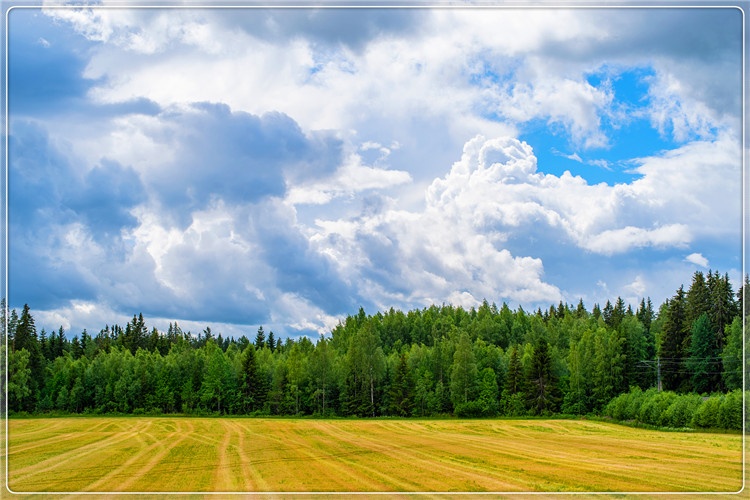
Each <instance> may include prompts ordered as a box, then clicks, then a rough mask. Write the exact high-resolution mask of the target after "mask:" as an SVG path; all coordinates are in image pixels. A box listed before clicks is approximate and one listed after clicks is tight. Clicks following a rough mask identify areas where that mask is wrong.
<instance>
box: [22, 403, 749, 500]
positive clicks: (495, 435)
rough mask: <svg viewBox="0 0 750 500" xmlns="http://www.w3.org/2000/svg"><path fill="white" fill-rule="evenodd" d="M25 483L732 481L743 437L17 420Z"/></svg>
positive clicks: (445, 486) (247, 485)
mask: <svg viewBox="0 0 750 500" xmlns="http://www.w3.org/2000/svg"><path fill="white" fill-rule="evenodd" d="M7 460H8V470H9V478H8V485H9V487H10V489H11V490H12V491H15V492H115V491H120V492H125V491H135V492H164V491H172V492H178V491H185V492H214V491H225V492H242V491H247V492H250V491H271V492H299V491H303V492H304V491H318V492H320V491H326V492H334V491H336V492H340V491H369V492H390V491H394V492H395V491H405V492H441V491H454V492H455V491H504V492H516V491H547V492H554V491H579V492H584V491H611V492H617V491H625V492H636V491H648V492H652V491H653V492H656V491H723V492H733V491H737V490H739V489H740V487H741V480H742V437H741V436H740V435H737V434H709V433H680V432H660V431H652V430H643V429H634V428H629V427H623V426H618V425H614V424H609V423H603V422H591V421H581V420H575V421H574V420H473V421H472V420H293V419H240V418H235V419H230V418H226V419H210V418H169V417H163V418H135V417H132V418H59V419H29V420H11V421H10V422H9V450H8V456H7Z"/></svg>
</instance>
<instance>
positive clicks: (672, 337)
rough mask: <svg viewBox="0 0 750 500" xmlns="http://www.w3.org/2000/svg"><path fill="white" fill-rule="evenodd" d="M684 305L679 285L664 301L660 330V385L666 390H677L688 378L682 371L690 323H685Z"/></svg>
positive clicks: (684, 301)
mask: <svg viewBox="0 0 750 500" xmlns="http://www.w3.org/2000/svg"><path fill="white" fill-rule="evenodd" d="M686 306H687V301H686V298H685V291H684V289H683V287H682V286H680V288H679V289H678V290H677V293H676V294H675V296H674V297H673V298H672V299H671V300H668V301H667V302H666V318H665V320H664V324H663V325H662V331H661V345H660V350H659V356H660V357H661V367H662V368H661V373H662V385H663V387H664V389H666V390H671V391H673V390H677V389H678V388H679V387H680V386H682V385H683V384H684V383H685V381H686V380H688V377H686V376H685V374H684V373H683V364H684V360H685V358H686V357H687V356H686V353H689V341H687V340H686V339H687V338H688V337H689V328H690V325H688V324H687V317H686ZM686 346H687V349H686Z"/></svg>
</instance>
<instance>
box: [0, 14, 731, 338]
mask: <svg viewBox="0 0 750 500" xmlns="http://www.w3.org/2000/svg"><path fill="white" fill-rule="evenodd" d="M19 12H20V11H18V12H14V13H13V16H15V17H13V19H15V22H18V21H19V20H25V21H24V22H26V21H28V19H26V17H19V15H20V14H19ZM45 14H47V15H48V17H47V18H44V16H37V18H34V19H36V22H39V23H40V24H39V25H41V24H43V23H42V21H44V20H45V19H46V20H49V18H50V17H51V18H52V19H54V21H55V22H54V23H50V24H54V26H55V27H56V28H55V29H56V30H59V32H60V33H64V34H65V36H66V37H67V38H65V37H61V36H57V35H58V34H59V33H58V32H55V33H51V32H47V31H40V32H36V31H34V30H30V31H29V32H28V34H23V33H22V32H21V30H17V29H14V30H11V35H12V36H13V37H15V38H13V39H12V40H11V42H12V43H11V44H10V47H11V49H12V50H14V49H13V48H15V50H18V52H14V53H13V54H12V57H11V58H10V63H11V66H10V69H9V71H10V77H11V82H10V83H11V85H10V88H11V90H12V93H11V96H10V97H11V108H12V109H14V110H18V111H21V112H23V113H24V115H23V116H22V117H21V118H19V117H17V116H16V117H15V119H14V120H12V122H11V127H10V128H11V130H10V154H11V186H12V189H11V199H10V203H11V208H12V210H11V224H12V227H11V230H12V231H13V238H11V239H10V241H11V245H12V248H11V250H12V251H11V258H12V259H13V260H12V266H11V281H12V282H13V283H15V285H14V287H15V288H13V290H15V292H14V293H16V294H17V295H16V296H17V297H22V296H24V297H44V299H39V303H41V304H43V307H50V308H51V307H53V306H54V307H58V309H56V310H57V311H59V314H61V315H67V314H69V315H78V316H79V317H81V318H84V317H86V318H89V319H92V320H93V318H94V317H95V314H98V313H96V311H104V313H102V314H109V313H113V314H120V316H123V315H124V316H125V317H127V315H128V314H130V313H132V312H135V311H132V310H131V309H132V308H137V309H139V310H140V309H143V304H148V305H149V307H150V312H151V313H152V314H153V315H156V316H158V317H159V318H169V317H173V318H178V317H179V318H181V319H183V320H184V321H186V322H188V321H195V322H196V323H195V324H199V323H198V322H200V321H212V322H214V321H215V322H217V323H221V324H225V325H227V324H230V323H236V324H256V323H260V322H264V323H266V324H278V325H286V326H285V327H284V328H287V329H288V330H289V331H297V330H300V331H303V330H307V331H315V332H319V331H324V330H325V329H326V328H330V326H331V325H332V324H335V318H336V317H337V316H338V315H340V314H345V313H348V312H353V311H354V310H356V307H357V306H358V305H364V306H366V307H367V308H368V310H373V309H374V308H375V307H390V306H391V305H394V306H397V307H405V308H406V307H421V306H423V305H428V304H430V303H434V302H437V303H440V302H446V301H450V302H452V303H455V304H461V305H464V306H467V307H468V306H470V305H473V304H477V303H479V302H481V300H482V299H484V298H487V299H491V300H508V301H511V302H514V303H516V304H523V305H524V306H526V305H528V304H533V303H539V304H542V305H545V304H549V303H550V302H556V301H557V300H565V299H569V300H570V301H575V300H577V298H578V297H579V296H583V297H584V298H586V300H593V299H594V298H595V297H599V296H601V294H602V293H604V292H606V293H610V292H611V293H622V294H623V295H625V296H627V297H636V296H637V295H638V294H641V293H644V291H646V289H648V290H651V289H656V288H658V287H659V286H662V281H665V282H666V281H668V280H666V279H664V280H662V279H660V278H655V277H652V276H656V275H657V274H658V276H660V277H664V276H669V279H670V280H672V281H669V282H670V286H671V283H672V282H675V283H678V282H679V280H680V279H683V278H682V277H680V276H679V271H684V270H685V269H687V268H688V267H689V265H701V262H703V260H701V258H702V254H699V253H697V252H696V253H693V254H691V255H689V256H688V257H686V258H684V260H683V258H682V256H683V255H684V254H686V253H689V252H693V251H694V250H697V249H699V248H705V247H703V246H701V244H703V243H705V242H709V243H715V242H717V241H722V242H724V241H734V239H736V235H737V231H738V228H739V227H740V221H739V206H740V202H741V200H740V196H741V193H740V189H739V186H740V174H741V173H740V170H739V169H740V165H741V150H740V149H741V146H740V142H739V139H738V130H739V126H738V123H739V121H738V120H739V118H738V117H739V113H738V110H737V108H738V106H737V103H738V102H739V98H740V95H741V92H740V91H739V90H738V88H737V87H738V81H739V71H740V68H741V61H740V60H739V59H738V58H739V54H740V52H741V50H740V49H741V47H740V46H739V45H738V42H741V30H739V29H738V27H741V26H738V24H737V20H738V19H737V16H736V14H737V13H734V12H731V9H713V10H712V9H708V10H706V11H703V10H701V11H698V10H692V9H685V10H683V9H668V11H659V10H653V9H645V10H639V9H627V10H622V11H620V10H612V9H601V10H597V9H584V10H580V9H570V10H565V9H553V10H546V9H512V10H507V9H409V10H403V9H376V10H372V11H363V10H346V9H299V10H274V9H254V10H232V11H221V10H215V9H178V10H174V9H96V8H81V9H49V10H47V11H45ZM703 14H707V17H706V16H702V15H703ZM24 16H25V14H24ZM652 16H653V17H652ZM27 17H29V19H30V18H31V17H33V16H27ZM40 19H41V21H40ZM69 30H72V31H73V32H75V33H77V34H78V35H79V36H78V38H75V37H70V36H69ZM53 35H55V36H53ZM24 37H25V38H24ZM72 38H74V39H75V40H76V44H75V45H70V44H69V43H70V42H69V40H70V39H72ZM40 40H46V41H48V42H49V45H46V44H44V43H40ZM66 40H68V41H67V42H66ZM19 41H21V42H23V43H19ZM32 51H35V52H32ZM25 54H34V55H38V56H40V57H36V58H35V57H24V55H25ZM40 61H41V62H40ZM634 68H636V69H638V70H639V71H640V70H643V73H642V75H645V76H642V77H639V78H640V82H639V84H642V85H643V89H642V90H643V92H642V95H640V96H638V97H637V98H633V99H630V100H629V101H628V102H627V103H625V102H624V101H623V96H622V95H620V94H619V93H618V92H619V89H617V88H616V85H613V83H612V82H614V81H616V80H617V78H618V75H621V74H625V73H628V72H629V71H633V69H634ZM592 75H594V76H596V77H593V78H592ZM599 76H602V77H601V78H599ZM14 78H15V80H14ZM34 82H39V83H37V84H34ZM51 82H61V86H62V88H61V89H58V90H57V93H56V94H52V95H51V94H50V93H49V92H47V91H48V90H51V89H50V88H49V87H46V85H50V84H51ZM13 89H16V90H13ZM36 94H38V95H44V96H47V97H45V99H46V101H44V104H43V105H42V104H38V103H37V102H36V101H35V97H34V96H35V95H36ZM50 95H51V97H50ZM627 99H628V97H627V96H626V97H625V100H627ZM71 103H75V104H76V105H75V106H72V105H71ZM48 104H49V105H48ZM66 106H67V107H66ZM42 108H44V111H40V109H42ZM50 110H52V111H50ZM633 120H639V121H640V123H642V124H643V125H644V127H646V128H648V127H649V126H650V127H652V128H653V130H652V131H651V137H650V138H651V139H653V138H658V135H659V134H661V142H659V145H660V146H659V147H660V148H661V147H662V146H661V145H663V150H657V149H655V148H654V149H652V150H649V151H648V152H646V153H643V154H642V155H641V157H640V158H630V157H625V158H613V157H612V155H611V154H609V153H610V152H611V149H610V148H611V147H614V146H616V145H618V144H617V140H620V139H621V137H620V136H619V135H618V133H619V131H620V130H622V129H627V128H628V126H630V125H631V122H632V121H633ZM40 123H43V125H40ZM537 125H539V126H541V127H543V128H546V133H547V135H548V136H550V137H554V138H555V139H556V140H557V141H556V142H555V146H556V147H557V149H556V150H555V151H554V154H555V155H561V156H563V157H565V158H567V159H569V160H572V161H574V162H577V163H579V164H581V166H583V165H593V166H595V167H599V169H600V170H603V171H604V172H603V175H605V176H607V178H608V179H615V177H614V176H613V175H615V174H618V173H619V172H617V170H618V169H620V168H621V167H622V165H627V166H629V167H630V170H629V172H628V175H630V176H631V177H628V178H627V179H625V177H624V175H623V176H619V177H617V178H616V179H617V180H616V181H612V182H610V184H605V183H600V184H592V183H591V182H590V181H588V180H587V179H585V178H584V177H581V176H577V175H572V174H571V173H569V172H565V173H562V174H560V175H551V174H549V173H545V172H551V171H555V170H552V169H551V168H550V167H551V165H547V164H541V165H540V164H538V163H539V162H538V160H537V157H536V155H535V154H534V150H533V148H532V146H534V147H537V148H539V147H544V146H541V145H538V144H534V143H532V141H531V139H529V143H525V142H523V141H520V140H518V139H515V138H514V137H519V136H521V135H522V134H523V131H524V130H525V129H527V128H533V127H535V126H537ZM639 133H640V132H639ZM622 137H623V138H626V137H627V134H623V135H622ZM472 138H473V139H472ZM622 140H631V139H622ZM618 146H619V145H618ZM625 149H627V148H621V150H625ZM560 150H561V151H576V152H575V153H572V154H569V155H565V154H562V153H559V151H560ZM630 154H632V153H630ZM456 158H458V160H457V161H455V162H454V160H456ZM589 158H600V159H594V160H590V159H589ZM605 158H606V159H605ZM452 162H453V164H452V165H451V163H452ZM600 173H601V172H600ZM733 179H736V181H737V182H734V181H733ZM31 227H34V228H35V229H34V231H33V232H32V231H31V230H30V229H29V228H31ZM40 234H41V235H43V236H40ZM675 255H679V257H677V258H675ZM712 255H714V254H713V253H712ZM699 257H701V258H699ZM640 259H642V260H640ZM712 260H716V259H715V258H713V257H712ZM22 270H23V271H22ZM23 273H25V274H23ZM669 273H672V274H669ZM21 276H23V277H24V278H28V279H21ZM644 276H648V277H649V278H648V280H647V279H645V278H644ZM597 281H598V282H601V283H608V284H609V285H608V288H607V289H606V290H597V287H596V285H595V283H596V282H597ZM670 291H671V290H667V292H670ZM667 292H665V293H667ZM610 298H611V297H610ZM35 300H37V299H35ZM89 306H91V307H89ZM50 311H51V309H50ZM143 312H144V313H148V312H149V311H147V310H143ZM50 314H53V313H51V312H50ZM120 316H118V317H120ZM50 317H52V316H50ZM55 317H57V316H55Z"/></svg>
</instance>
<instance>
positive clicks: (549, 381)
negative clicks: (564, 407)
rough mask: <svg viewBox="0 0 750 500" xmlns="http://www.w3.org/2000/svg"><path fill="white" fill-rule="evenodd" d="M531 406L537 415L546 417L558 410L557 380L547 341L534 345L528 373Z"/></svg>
mask: <svg viewBox="0 0 750 500" xmlns="http://www.w3.org/2000/svg"><path fill="white" fill-rule="evenodd" d="M527 379H528V386H529V404H530V406H531V409H532V411H533V412H534V414H536V415H546V414H548V413H549V412H552V411H554V410H555V409H556V407H557V404H558V402H559V397H558V394H557V380H555V378H554V372H553V370H552V356H551V354H550V346H549V344H548V343H547V340H546V339H539V340H538V341H537V343H536V344H535V345H534V351H533V353H532V357H531V364H530V366H529V373H528V377H527Z"/></svg>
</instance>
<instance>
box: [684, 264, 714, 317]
mask: <svg viewBox="0 0 750 500" xmlns="http://www.w3.org/2000/svg"><path fill="white" fill-rule="evenodd" d="M710 305H711V301H710V300H709V289H708V283H706V279H705V277H704V276H703V273H702V272H700V271H695V273H693V282H692V283H691V284H690V288H689V289H688V292H687V304H686V310H685V321H687V322H688V324H691V325H692V324H693V323H694V322H695V321H696V320H697V319H698V318H700V317H701V315H702V314H708V312H709V308H710Z"/></svg>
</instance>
